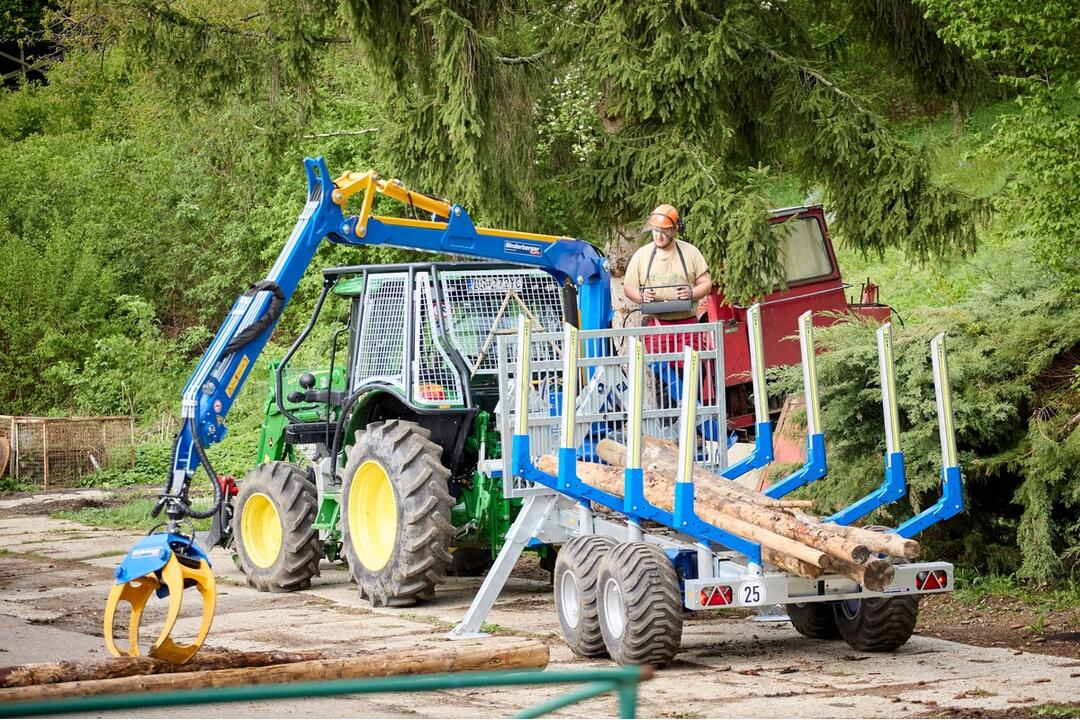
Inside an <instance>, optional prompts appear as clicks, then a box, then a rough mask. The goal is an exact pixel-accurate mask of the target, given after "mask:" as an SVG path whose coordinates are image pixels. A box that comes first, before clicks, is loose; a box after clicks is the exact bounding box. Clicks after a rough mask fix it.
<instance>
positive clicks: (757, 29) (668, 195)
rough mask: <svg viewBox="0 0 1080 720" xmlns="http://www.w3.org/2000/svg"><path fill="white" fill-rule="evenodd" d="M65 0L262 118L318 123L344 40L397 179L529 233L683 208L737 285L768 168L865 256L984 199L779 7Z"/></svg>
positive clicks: (970, 236) (960, 242) (941, 231)
mask: <svg viewBox="0 0 1080 720" xmlns="http://www.w3.org/2000/svg"><path fill="white" fill-rule="evenodd" d="M807 5H808V7H812V6H809V4H807ZM76 8H77V10H76V12H75V13H74V14H73V18H75V19H76V21H77V22H76V24H77V25H78V26H79V27H87V26H93V27H96V28H108V33H109V34H114V35H115V36H116V37H119V38H121V41H122V42H123V43H125V46H127V47H130V48H133V52H134V55H135V57H137V58H138V59H139V62H140V63H141V64H142V65H143V66H145V67H149V68H151V69H152V70H153V71H154V72H155V74H156V75H157V76H158V77H159V78H161V80H162V82H163V83H164V84H166V85H167V86H168V87H170V88H171V89H172V90H173V91H174V92H176V93H177V95H178V96H179V97H180V98H181V99H184V100H186V101H191V100H203V101H207V100H217V99H218V98H221V97H231V96H232V95H233V94H235V93H237V92H239V93H241V94H242V95H243V96H244V97H251V98H260V102H261V105H262V107H264V108H266V109H267V112H268V117H270V118H275V119H274V120H272V121H271V120H268V122H267V125H268V126H269V127H271V129H275V128H276V129H282V128H287V124H288V123H289V122H292V123H300V124H301V125H302V124H303V123H305V122H307V119H308V118H310V117H313V116H312V113H313V112H316V111H317V108H318V103H319V101H320V98H319V93H318V89H317V83H316V82H315V80H316V79H317V78H318V74H319V72H320V71H323V70H324V69H325V68H326V63H327V62H328V61H330V59H332V58H334V57H340V56H341V53H340V52H335V50H340V51H343V52H350V51H351V52H353V53H355V54H356V55H357V56H359V57H360V58H362V61H363V64H364V68H365V69H366V72H367V74H368V77H370V81H371V84H372V86H373V87H374V88H376V89H377V90H378V92H379V94H380V97H381V98H382V101H381V104H382V112H381V114H382V115H383V117H384V119H385V122H384V123H383V124H382V125H381V127H380V139H379V155H380V156H381V157H382V158H383V159H384V160H385V161H386V167H387V168H388V169H389V170H390V171H391V172H395V173H399V172H400V173H401V174H403V175H404V176H406V177H407V178H408V179H409V181H410V182H411V183H413V184H418V185H420V186H422V187H425V186H426V187H430V188H433V189H437V191H438V192H439V193H440V194H443V195H448V196H451V197H453V198H454V199H455V200H458V201H460V202H462V203H464V204H466V205H467V206H468V207H469V208H470V209H472V210H473V211H474V213H475V214H477V215H478V216H480V217H481V218H483V219H487V220H489V221H492V222H499V223H508V224H511V225H515V226H522V225H529V226H536V225H537V224H539V223H544V222H547V218H548V216H549V213H548V212H546V210H547V208H548V207H550V206H551V205H555V206H557V207H559V208H560V209H564V208H571V209H573V210H574V212H575V213H576V214H577V217H576V218H575V219H573V222H572V223H571V224H572V225H573V226H575V227H589V228H591V229H592V233H593V235H594V236H599V237H600V238H601V240H603V239H606V237H608V235H609V233H610V232H611V231H612V229H613V228H617V227H623V226H626V225H629V224H636V223H639V222H640V221H641V219H642V217H643V215H644V213H645V212H646V211H647V210H648V208H650V207H652V206H653V205H655V204H656V203H657V202H658V201H659V200H660V199H664V200H667V201H670V202H674V203H676V204H679V205H681V206H682V207H683V208H684V210H685V214H686V216H687V217H688V218H689V220H690V222H689V228H688V232H689V237H690V239H691V240H692V241H694V242H696V243H697V244H698V245H699V246H700V247H701V248H702V249H703V251H704V252H705V253H706V255H707V256H708V257H709V258H710V260H711V261H712V263H713V266H714V267H718V268H721V269H720V270H719V272H718V275H719V277H720V278H721V279H722V280H723V282H724V285H725V288H726V290H727V291H728V292H729V294H730V295H732V296H733V297H736V298H746V297H749V296H751V295H754V294H756V293H760V292H762V291H763V290H765V289H767V288H768V287H771V285H772V282H773V281H774V280H776V279H777V278H779V277H780V275H781V268H780V263H779V259H778V258H777V254H776V240H775V238H774V237H773V235H772V234H771V233H770V231H769V228H768V224H767V222H766V220H767V203H766V197H767V196H766V193H765V192H763V188H764V187H765V186H766V184H767V183H768V182H769V180H770V178H771V177H773V176H774V175H775V173H776V172H777V168H784V169H785V171H793V172H795V173H796V174H798V175H799V176H800V177H802V178H804V180H805V182H806V183H807V184H808V185H815V186H820V187H822V188H823V189H824V192H825V197H826V200H827V202H828V203H829V204H830V205H831V206H832V207H833V209H835V211H836V214H837V218H838V229H839V230H840V231H841V232H842V233H843V235H844V237H845V239H846V240H847V242H849V243H850V244H852V245H853V246H854V247H857V248H860V249H862V250H864V251H867V252H880V251H881V250H882V249H883V248H886V247H891V246H896V247H901V248H904V249H905V250H906V251H908V252H909V253H910V255H911V256H912V257H914V258H918V259H927V258H931V257H941V256H947V255H949V254H951V253H954V252H957V251H960V252H965V251H970V250H971V249H972V248H973V247H974V244H975V232H974V222H973V221H974V219H975V218H976V217H977V215H978V214H979V211H980V204H979V203H978V202H976V201H974V200H972V199H971V198H968V197H966V196H964V195H963V194H962V193H960V192H958V191H956V190H953V189H948V188H943V187H940V186H938V185H936V184H935V183H934V181H933V178H932V175H931V172H930V160H929V158H928V157H927V156H926V155H925V154H924V153H923V152H921V151H920V150H918V149H916V148H913V147H909V146H908V145H906V144H904V143H902V142H900V141H899V140H897V139H896V137H894V135H893V134H892V133H891V132H890V130H889V128H888V127H887V125H886V124H885V123H884V122H883V121H882V119H881V118H880V117H879V116H878V115H877V114H876V113H875V112H873V111H872V110H871V109H870V108H869V107H868V105H867V104H866V103H865V102H863V101H862V100H861V99H860V98H859V97H858V96H857V94H856V93H855V92H854V91H853V90H851V89H850V88H846V87H844V85H843V83H842V81H841V80H839V79H838V78H837V77H834V76H833V74H832V73H831V67H830V59H829V54H828V52H826V51H825V50H823V49H821V48H819V47H817V46H815V45H814V43H813V42H811V39H810V37H809V36H808V35H807V33H806V32H805V31H804V30H803V27H804V26H805V25H806V24H807V23H804V22H803V20H804V18H802V17H796V16H795V15H794V11H795V6H789V5H788V4H786V3H757V2H750V1H749V0H743V1H740V2H728V3H724V2H715V1H714V2H708V1H700V2H686V3H674V4H672V3H667V2H645V3H639V2H601V1H599V0H589V1H586V2H581V3H574V4H566V3H561V2H552V3H546V4H545V3H542V4H539V5H537V4H532V3H522V2H514V1H513V0H485V1H483V2H471V3H459V2H452V1H450V0H424V1H423V2H410V1H407V0H398V1H396V2H367V1H366V0H338V2H327V3H310V4H303V5H299V4H298V5H292V4H284V5H282V4H280V3H258V2H256V3H249V4H243V5H240V6H237V7H236V8H222V7H218V6H216V5H215V4H213V3H206V4H205V7H204V4H202V3H190V4H186V5H184V6H180V5H178V4H172V3H167V2H163V1H162V0H114V1H112V2H108V1H106V0H87V2H86V3H85V4H81V5H77V6H76ZM181 8H182V9H181ZM211 9H212V10H213V12H211ZM799 9H800V10H802V9H803V8H801V7H800V8H799ZM852 12H854V10H852ZM913 17H917V16H913ZM91 20H92V21H91ZM885 28H886V30H889V29H890V28H889V27H888V26H885ZM919 31H920V32H922V29H921V26H920V27H919ZM99 36H100V35H99ZM110 36H111V35H110ZM920 37H923V40H924V42H923V45H926V44H927V43H928V42H929V41H928V40H927V38H926V36H925V33H923V35H921V36H920ZM935 47H936V46H935ZM908 55H914V53H913V52H912V51H910V49H909V51H908ZM926 64H927V65H932V64H933V63H932V62H930V61H927V63H926ZM193 70H194V71H193ZM570 78H573V82H575V83H576V84H577V85H578V86H579V87H580V88H583V89H584V91H585V95H586V96H587V97H592V98H595V100H596V106H595V107H594V108H593V110H594V112H596V113H597V115H598V119H599V121H600V122H599V123H590V126H586V125H585V124H581V125H580V127H579V128H578V136H579V137H578V138H577V144H579V145H581V146H583V147H585V148H588V152H583V153H580V157H577V158H574V162H568V163H564V164H563V166H562V167H561V168H560V173H559V175H558V184H557V185H552V184H550V181H551V180H552V178H551V176H547V177H544V178H541V177H539V173H540V172H541V171H544V170H551V169H552V165H551V164H550V163H545V162H543V161H541V160H539V159H538V158H537V156H536V151H537V148H538V147H540V148H542V147H543V146H544V144H543V140H542V138H538V135H537V130H536V128H537V125H538V124H540V125H542V122H539V121H542V120H543V118H539V117H538V116H537V112H538V108H551V107H553V106H555V105H558V102H557V101H556V102H553V99H552V93H553V92H558V91H559V89H560V88H562V90H563V91H565V83H566V82H567V80H568V79H570ZM957 82H958V81H957ZM957 82H946V83H944V84H945V85H946V86H948V87H949V89H950V91H952V90H954V89H955V88H954V87H953V86H955V85H956V84H957ZM538 141H539V142H538ZM544 181H547V183H548V184H544ZM537 186H540V187H541V188H542V189H543V192H544V193H546V195H539V196H538V194H537V193H536V192H535V190H534V188H535V187H537ZM554 188H564V189H565V191H564V192H554V193H552V190H553V189H554ZM550 229H551V230H553V231H559V230H560V229H557V228H550Z"/></svg>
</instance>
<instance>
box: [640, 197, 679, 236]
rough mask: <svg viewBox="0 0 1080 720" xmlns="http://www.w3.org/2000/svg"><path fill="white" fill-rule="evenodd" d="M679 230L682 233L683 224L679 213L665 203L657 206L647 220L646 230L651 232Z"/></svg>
mask: <svg viewBox="0 0 1080 720" xmlns="http://www.w3.org/2000/svg"><path fill="white" fill-rule="evenodd" d="M653 228H656V229H657V230H678V231H680V232H681V231H682V222H681V221H680V220H679V211H678V210H676V209H675V206H673V205H668V204H667V203H664V204H662V205H657V206H656V208H655V209H654V210H653V211H652V212H651V213H649V217H647V218H646V219H645V229H646V230H651V229H653Z"/></svg>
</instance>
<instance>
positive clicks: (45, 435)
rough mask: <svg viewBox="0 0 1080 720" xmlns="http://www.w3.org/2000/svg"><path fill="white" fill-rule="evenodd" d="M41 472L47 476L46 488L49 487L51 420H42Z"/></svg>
mask: <svg viewBox="0 0 1080 720" xmlns="http://www.w3.org/2000/svg"><path fill="white" fill-rule="evenodd" d="M41 457H42V460H41V473H42V475H44V476H45V489H46V490H48V489H49V421H48V420H42V421H41Z"/></svg>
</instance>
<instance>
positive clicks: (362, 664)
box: [0, 640, 549, 703]
mask: <svg viewBox="0 0 1080 720" xmlns="http://www.w3.org/2000/svg"><path fill="white" fill-rule="evenodd" d="M548 655H549V653H548V647H547V645H545V644H544V643H541V642H536V641H535V640H528V641H524V640H522V641H511V642H482V643H471V644H468V645H465V644H461V645H459V644H451V645H447V646H446V647H440V648H435V649H431V648H424V649H415V650H404V651H398V652H386V653H371V654H370V655H364V656H361V657H348V658H333V659H321V660H307V661H303V662H296V663H288V664H283V665H269V666H266V667H255V668H231V669H223V670H201V671H197V672H174V673H169V674H167V675H140V676H136V677H120V678H108V679H104V680H80V681H76V682H62V683H54V684H50V685H31V686H29V687H18V688H10V689H7V690H0V703H8V702H20V701H29V700H48V699H52V698H61V697H78V696H86V695H112V694H123V693H144V692H165V691H171V690H187V689H202V688H217V687H236V686H240V685H270V684H276V683H288V682H298V681H309V680H343V679H346V678H365V677H386V676H389V675H416V674H421V673H442V672H463V671H474V670H475V671H480V670H525V669H543V668H545V667H547V664H548Z"/></svg>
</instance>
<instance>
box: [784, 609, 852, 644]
mask: <svg viewBox="0 0 1080 720" xmlns="http://www.w3.org/2000/svg"><path fill="white" fill-rule="evenodd" d="M834 604H835V603H832V602H812V603H790V604H788V605H785V606H784V610H785V611H787V615H788V619H789V620H791V626H792V627H794V628H795V629H796V630H797V631H798V632H799V634H800V635H802V636H803V637H808V638H810V639H811V640H836V639H837V638H839V637H840V628H838V627H836V617H835V616H834V615H833V605H834Z"/></svg>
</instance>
